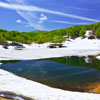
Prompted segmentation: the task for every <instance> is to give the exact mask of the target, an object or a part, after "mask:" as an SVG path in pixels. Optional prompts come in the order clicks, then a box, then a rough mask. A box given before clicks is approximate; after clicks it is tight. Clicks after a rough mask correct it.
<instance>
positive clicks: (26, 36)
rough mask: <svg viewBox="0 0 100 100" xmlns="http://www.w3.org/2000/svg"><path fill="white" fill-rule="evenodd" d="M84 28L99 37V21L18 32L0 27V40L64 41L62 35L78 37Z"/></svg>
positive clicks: (83, 32)
mask: <svg viewBox="0 0 100 100" xmlns="http://www.w3.org/2000/svg"><path fill="white" fill-rule="evenodd" d="M86 30H93V32H94V33H95V35H96V36H97V37H98V38H99V37H100V22H99V23H96V24H91V25H76V26H72V27H68V28H66V29H58V30H52V31H33V32H18V31H7V30H3V29H0V42H6V41H8V40H9V41H15V42H21V43H32V42H35V43H44V42H55V43H56V42H62V41H65V38H64V37H63V36H65V35H67V36H72V37H79V36H84V34H85V31H86Z"/></svg>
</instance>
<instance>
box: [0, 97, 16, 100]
mask: <svg viewBox="0 0 100 100" xmlns="http://www.w3.org/2000/svg"><path fill="white" fill-rule="evenodd" d="M0 100H14V99H7V98H3V97H0Z"/></svg>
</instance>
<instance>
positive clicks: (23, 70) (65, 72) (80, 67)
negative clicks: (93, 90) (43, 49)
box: [0, 56, 100, 89]
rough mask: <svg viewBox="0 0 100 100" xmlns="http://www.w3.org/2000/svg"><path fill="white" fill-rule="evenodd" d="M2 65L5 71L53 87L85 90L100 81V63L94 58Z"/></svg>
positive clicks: (20, 62)
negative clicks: (84, 88) (89, 85)
mask: <svg viewBox="0 0 100 100" xmlns="http://www.w3.org/2000/svg"><path fill="white" fill-rule="evenodd" d="M1 63H4V64H3V65H1V66H0V67H1V68H2V69H4V70H7V71H9V72H12V73H14V74H16V75H19V76H21V77H25V78H27V79H30V80H34V81H37V82H40V83H43V84H46V85H49V86H52V87H59V88H63V89H69V88H78V87H82V88H83V87H85V86H86V85H88V84H91V83H94V82H99V81H100V61H99V60H97V59H95V58H94V57H92V56H90V57H75V56H74V57H62V58H49V59H43V60H31V61H14V62H12V61H7V62H6V61H4V62H3V61H2V62H1Z"/></svg>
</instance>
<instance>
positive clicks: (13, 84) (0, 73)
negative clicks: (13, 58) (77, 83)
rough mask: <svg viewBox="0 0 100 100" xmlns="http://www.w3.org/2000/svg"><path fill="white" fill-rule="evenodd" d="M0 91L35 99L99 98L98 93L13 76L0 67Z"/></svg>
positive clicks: (79, 99)
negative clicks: (56, 86)
mask: <svg viewBox="0 0 100 100" xmlns="http://www.w3.org/2000/svg"><path fill="white" fill-rule="evenodd" d="M0 91H8V92H13V93H16V94H17V95H23V96H26V97H31V98H33V99H35V100H100V95H99V94H89V93H79V92H69V91H65V90H61V89H54V88H51V87H48V86H45V85H42V84H40V83H37V82H34V81H30V80H27V79H25V78H21V77H18V76H15V75H13V74H11V73H9V72H7V71H4V70H1V69H0Z"/></svg>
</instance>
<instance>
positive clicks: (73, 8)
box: [64, 6, 90, 11]
mask: <svg viewBox="0 0 100 100" xmlns="http://www.w3.org/2000/svg"><path fill="white" fill-rule="evenodd" d="M64 7H66V8H70V9H77V10H86V11H89V10H90V9H87V8H79V7H70V6H64Z"/></svg>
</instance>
